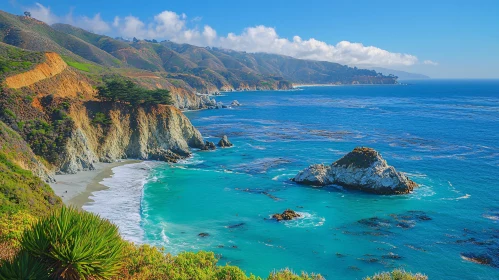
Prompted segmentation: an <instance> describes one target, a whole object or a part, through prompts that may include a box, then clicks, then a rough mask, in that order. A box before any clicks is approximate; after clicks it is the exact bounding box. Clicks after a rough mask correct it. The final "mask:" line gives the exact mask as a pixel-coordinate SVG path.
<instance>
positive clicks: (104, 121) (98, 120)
mask: <svg viewBox="0 0 499 280" xmlns="http://www.w3.org/2000/svg"><path fill="white" fill-rule="evenodd" d="M92 124H93V125H97V124H100V125H110V124H111V119H109V118H108V117H106V115H105V114H104V113H101V112H98V113H96V114H95V117H94V118H93V119H92Z"/></svg>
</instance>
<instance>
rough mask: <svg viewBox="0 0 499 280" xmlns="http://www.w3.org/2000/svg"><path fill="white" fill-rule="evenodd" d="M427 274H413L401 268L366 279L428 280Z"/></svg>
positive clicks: (365, 279) (366, 279)
mask: <svg viewBox="0 0 499 280" xmlns="http://www.w3.org/2000/svg"><path fill="white" fill-rule="evenodd" d="M427 279H428V277H427V276H426V275H423V274H420V273H416V274H412V273H410V272H406V271H404V270H401V269H395V270H393V271H391V272H382V273H379V274H376V275H374V276H372V277H366V278H364V280H427Z"/></svg>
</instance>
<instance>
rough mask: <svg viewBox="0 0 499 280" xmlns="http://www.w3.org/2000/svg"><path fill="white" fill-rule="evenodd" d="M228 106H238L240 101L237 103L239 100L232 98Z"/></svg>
mask: <svg viewBox="0 0 499 280" xmlns="http://www.w3.org/2000/svg"><path fill="white" fill-rule="evenodd" d="M230 106H231V107H239V106H241V103H239V101H237V100H234V101H232V103H230Z"/></svg>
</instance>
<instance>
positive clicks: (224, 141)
mask: <svg viewBox="0 0 499 280" xmlns="http://www.w3.org/2000/svg"><path fill="white" fill-rule="evenodd" d="M218 146H219V147H221V148H228V147H232V146H233V145H232V143H231V142H230V141H229V138H227V135H224V136H223V137H222V139H220V141H218Z"/></svg>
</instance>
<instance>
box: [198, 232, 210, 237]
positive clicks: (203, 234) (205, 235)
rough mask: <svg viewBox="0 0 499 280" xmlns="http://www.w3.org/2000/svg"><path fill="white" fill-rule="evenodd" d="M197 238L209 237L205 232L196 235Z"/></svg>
mask: <svg viewBox="0 0 499 280" xmlns="http://www.w3.org/2000/svg"><path fill="white" fill-rule="evenodd" d="M198 236H199V237H208V236H210V234H209V233H206V232H201V233H200V234H198Z"/></svg>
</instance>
